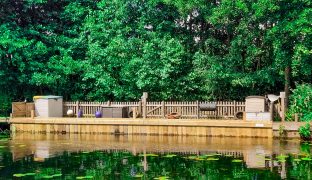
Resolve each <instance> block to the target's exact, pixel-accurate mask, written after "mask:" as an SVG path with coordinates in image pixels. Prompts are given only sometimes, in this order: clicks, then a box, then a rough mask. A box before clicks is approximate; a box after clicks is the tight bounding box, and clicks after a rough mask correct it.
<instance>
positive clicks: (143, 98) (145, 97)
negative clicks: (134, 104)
mask: <svg viewBox="0 0 312 180" xmlns="http://www.w3.org/2000/svg"><path fill="white" fill-rule="evenodd" d="M147 97H148V94H147V92H143V96H142V104H143V118H144V119H145V118H146V117H147V112H146V110H147V109H146V105H147V102H146V100H147Z"/></svg>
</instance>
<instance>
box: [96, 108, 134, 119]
mask: <svg viewBox="0 0 312 180" xmlns="http://www.w3.org/2000/svg"><path fill="white" fill-rule="evenodd" d="M102 117H103V118H128V111H127V107H105V108H103V109H102Z"/></svg>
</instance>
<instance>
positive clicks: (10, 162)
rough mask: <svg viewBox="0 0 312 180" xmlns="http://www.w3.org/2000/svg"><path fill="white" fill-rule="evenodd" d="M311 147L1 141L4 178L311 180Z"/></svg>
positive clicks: (249, 142)
mask: <svg viewBox="0 0 312 180" xmlns="http://www.w3.org/2000/svg"><path fill="white" fill-rule="evenodd" d="M235 141H236V142H235ZM226 146H228V147H226ZM310 149H311V144H309V143H304V144H303V143H300V142H298V141H290V142H279V141H276V140H266V139H260V140H254V139H243V140H241V139H227V138H225V139H224V138H196V137H193V138H191V139H190V138H186V139H179V138H176V137H173V138H171V137H139V136H138V137H131V138H129V137H124V136H123V137H115V136H94V137H93V136H87V137H85V136H74V137H73V136H62V135H55V136H47V135H40V136H35V135H22V136H17V137H12V138H10V139H1V140H0V177H1V179H282V178H284V179H285V178H286V179H310V177H311V163H312V161H311V159H310V155H311V154H310ZM276 152H278V153H276Z"/></svg>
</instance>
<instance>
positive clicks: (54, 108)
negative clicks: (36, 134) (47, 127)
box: [34, 96, 63, 117]
mask: <svg viewBox="0 0 312 180" xmlns="http://www.w3.org/2000/svg"><path fill="white" fill-rule="evenodd" d="M34 102H35V114H36V116H37V117H63V97H62V96H34Z"/></svg>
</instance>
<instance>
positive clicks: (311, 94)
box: [289, 84, 312, 121]
mask: <svg viewBox="0 0 312 180" xmlns="http://www.w3.org/2000/svg"><path fill="white" fill-rule="evenodd" d="M290 100H291V105H290V109H289V113H290V114H292V115H294V114H295V113H298V114H299V115H300V120H301V121H311V120H312V85H311V84H302V85H297V87H296V89H294V90H293V94H292V95H291V98H290Z"/></svg>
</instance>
